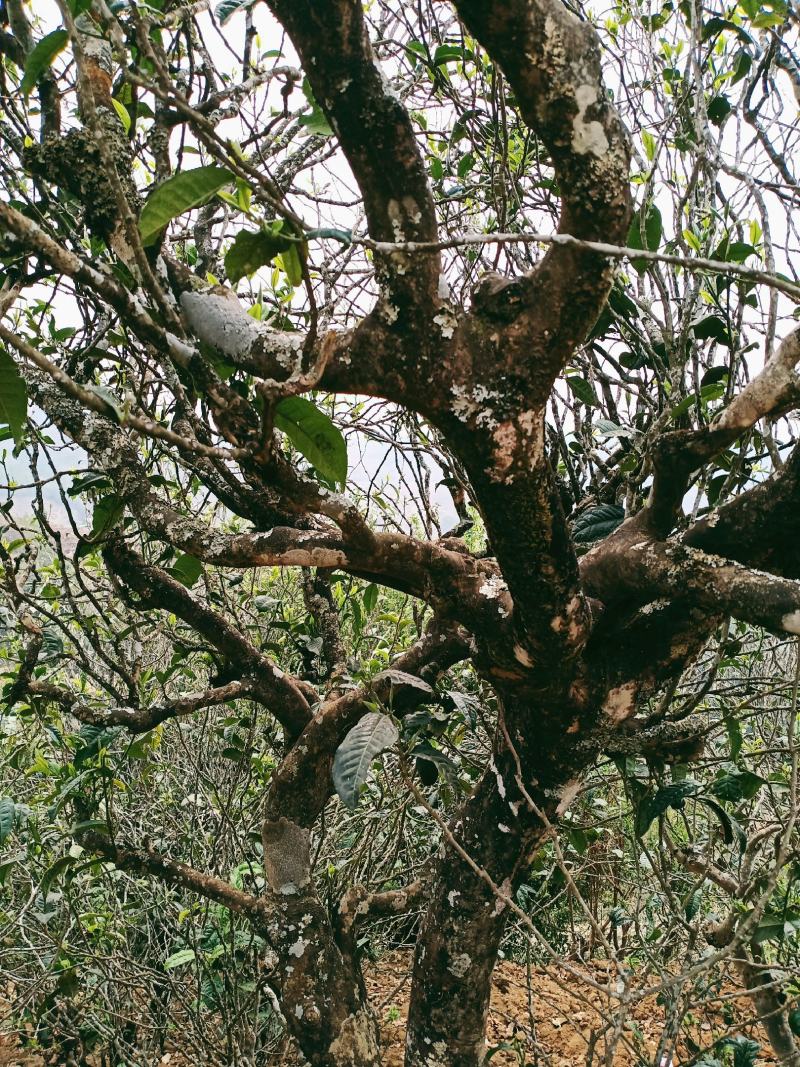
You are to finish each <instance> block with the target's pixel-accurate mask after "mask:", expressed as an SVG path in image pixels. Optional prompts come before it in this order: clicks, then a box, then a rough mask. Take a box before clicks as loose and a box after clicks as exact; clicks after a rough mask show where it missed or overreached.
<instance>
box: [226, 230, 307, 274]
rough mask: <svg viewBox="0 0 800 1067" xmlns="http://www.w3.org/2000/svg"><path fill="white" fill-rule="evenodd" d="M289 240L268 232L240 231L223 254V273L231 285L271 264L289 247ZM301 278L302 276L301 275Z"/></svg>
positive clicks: (283, 235)
mask: <svg viewBox="0 0 800 1067" xmlns="http://www.w3.org/2000/svg"><path fill="white" fill-rule="evenodd" d="M291 244H292V242H291V239H290V238H289V237H287V236H286V235H285V234H282V233H270V232H269V230H255V231H254V230H240V232H239V233H237V234H236V238H235V240H234V242H233V244H232V245H231V247H230V248H229V249H228V251H227V252H226V253H225V273H226V274H227V275H228V279H229V281H230V283H231V285H236V283H237V282H238V281H240V279H242V278H244V277H246V276H247V275H248V274H253V273H254V272H255V271H257V270H258V268H259V267H263V266H265V265H266V264H267V263H271V262H272V261H273V259H275V257H276V256H277V255H279V254H280V253H281V252H285V251H286V250H287V249H288V248H290V247H291ZM301 277H302V274H301Z"/></svg>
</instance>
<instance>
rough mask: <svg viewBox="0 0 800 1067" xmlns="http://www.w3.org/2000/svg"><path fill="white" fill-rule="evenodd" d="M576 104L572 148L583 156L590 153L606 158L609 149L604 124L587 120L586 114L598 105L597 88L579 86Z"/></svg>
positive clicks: (576, 93) (576, 91)
mask: <svg viewBox="0 0 800 1067" xmlns="http://www.w3.org/2000/svg"><path fill="white" fill-rule="evenodd" d="M575 103H576V104H577V105H578V114H577V115H576V116H575V118H574V119H573V120H572V147H573V148H574V150H575V151H576V152H577V153H578V154H579V155H582V156H584V155H586V154H587V153H588V152H591V154H592V155H593V156H598V157H599V156H604V155H605V154H606V152H607V151H608V149H609V144H608V138H607V137H606V131H605V130H604V129H603V125H602V123H600V122H597V121H596V120H595V119H591V120H587V118H586V112H587V111H588V110H589V108H590V107H591V106H592V104H596V103H597V88H596V86H593V85H579V86H578V88H577V89H576V90H575Z"/></svg>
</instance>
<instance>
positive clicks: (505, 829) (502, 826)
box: [497, 822, 511, 834]
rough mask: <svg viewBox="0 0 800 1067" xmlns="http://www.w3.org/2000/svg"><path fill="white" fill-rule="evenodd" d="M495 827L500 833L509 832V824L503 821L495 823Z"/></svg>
mask: <svg viewBox="0 0 800 1067" xmlns="http://www.w3.org/2000/svg"><path fill="white" fill-rule="evenodd" d="M497 829H498V830H499V831H500V833H501V834H510V833H511V827H510V826H506V824H505V823H504V822H499V823H498V824H497Z"/></svg>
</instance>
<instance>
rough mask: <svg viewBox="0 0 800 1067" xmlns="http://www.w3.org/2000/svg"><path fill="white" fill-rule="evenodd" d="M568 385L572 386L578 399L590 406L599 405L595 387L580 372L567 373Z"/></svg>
mask: <svg viewBox="0 0 800 1067" xmlns="http://www.w3.org/2000/svg"><path fill="white" fill-rule="evenodd" d="M567 385H568V386H569V388H570V391H571V392H572V394H573V396H575V397H577V399H578V400H582V401H583V402H584V404H586V405H587V406H588V407H595V406H596V405H597V397H596V396H595V392H594V389H592V387H591V385H589V383H588V382H587V381H586V379H585V378H582V377H580V375H578V374H568V375H567Z"/></svg>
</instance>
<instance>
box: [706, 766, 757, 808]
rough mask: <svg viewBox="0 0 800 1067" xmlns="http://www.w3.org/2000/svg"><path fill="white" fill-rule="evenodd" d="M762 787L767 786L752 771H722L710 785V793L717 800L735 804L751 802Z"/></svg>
mask: <svg viewBox="0 0 800 1067" xmlns="http://www.w3.org/2000/svg"><path fill="white" fill-rule="evenodd" d="M762 785H767V781H766V779H765V778H762V777H761V776H760V775H758V774H753V772H752V771H740V770H735V769H734V770H730V771H722V772H721V773H720V774H718V775H717V777H716V778H715V779H714V781H713V782H712V784H711V789H710V792H711V793H713V794H714V796H715V797H717V798H718V799H719V800H726V801H728V802H729V803H731V804H736V803H738V802H739V801H740V800H752V799H753V797H754V796H755V795H756V793H757V792H758V791H759V789H760V788H761V787H762Z"/></svg>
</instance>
